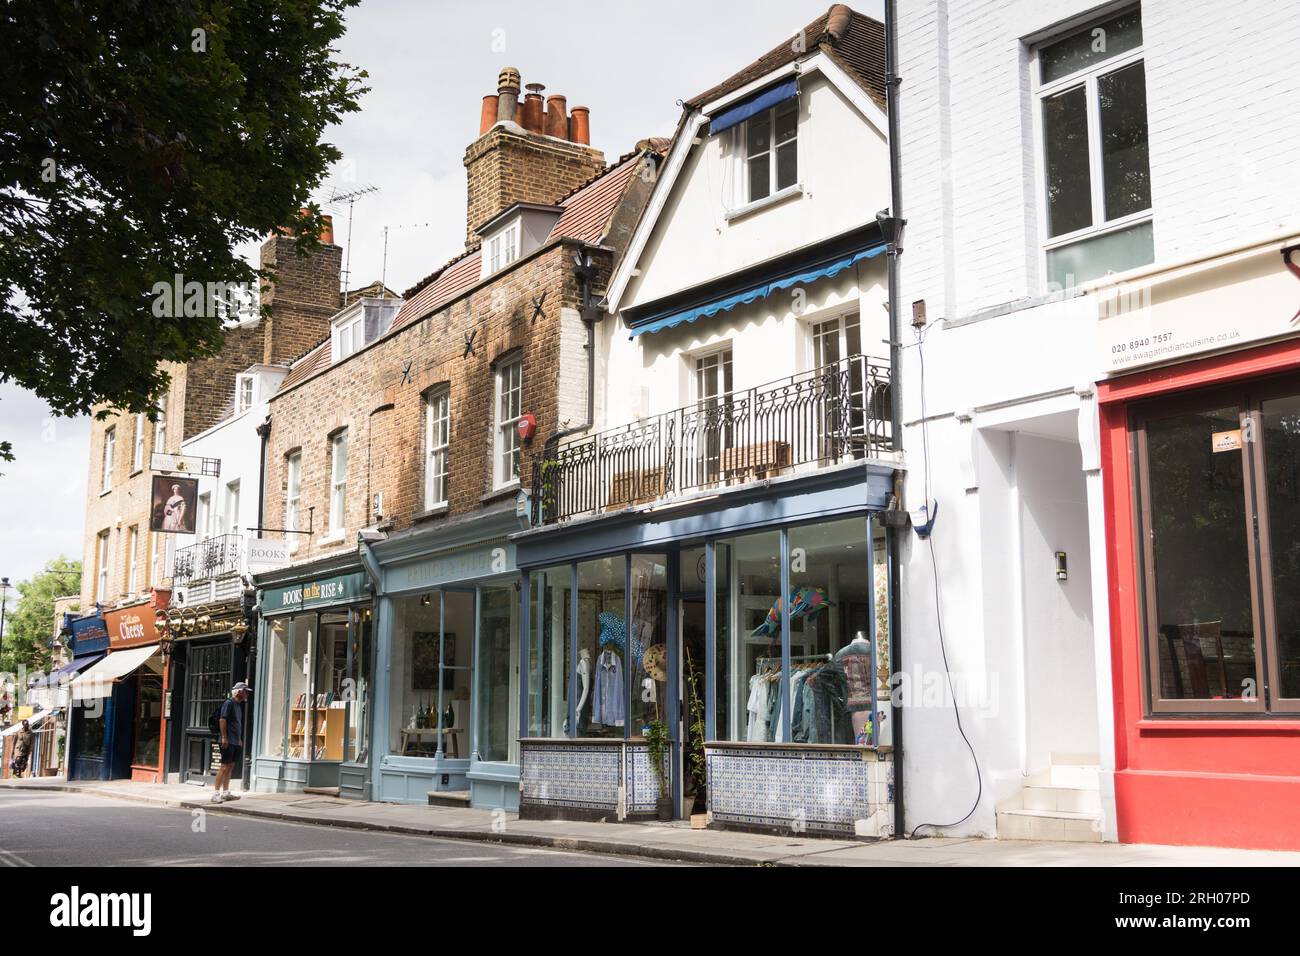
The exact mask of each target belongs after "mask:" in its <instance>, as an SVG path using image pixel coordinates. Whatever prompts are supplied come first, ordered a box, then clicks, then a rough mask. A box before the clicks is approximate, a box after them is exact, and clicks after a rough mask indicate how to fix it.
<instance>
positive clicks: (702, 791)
mask: <svg viewBox="0 0 1300 956" xmlns="http://www.w3.org/2000/svg"><path fill="white" fill-rule="evenodd" d="M698 676H699V675H698V674H696V672H695V662H694V661H693V660H692V659H691V652H690V650H689V649H687V651H686V691H687V713H688V714H689V716H690V734H689V739H688V742H687V751H686V759H687V760H688V761H689V762H690V768H691V780H692V781H694V784H695V793H694V796H693V800H694V807H693V808H692V810H691V812H690V814H688V815H689V816H694V815H695V814H697V813H704V812H706V810H707V808H708V777H707V774H706V770H705V763H704V700H703V699H702V698H701V697H700V693H699V685H698V683H697V678H698Z"/></svg>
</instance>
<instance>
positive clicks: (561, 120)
mask: <svg viewBox="0 0 1300 956" xmlns="http://www.w3.org/2000/svg"><path fill="white" fill-rule="evenodd" d="M567 102H568V100H567V98H566V97H563V96H560V95H558V94H557V95H555V96H548V97H547V98H546V135H547V136H554V137H555V138H557V139H565V140H567V139H568V138H569V117H568V116H566V115H565V112H564V108H565V104H566V103H567Z"/></svg>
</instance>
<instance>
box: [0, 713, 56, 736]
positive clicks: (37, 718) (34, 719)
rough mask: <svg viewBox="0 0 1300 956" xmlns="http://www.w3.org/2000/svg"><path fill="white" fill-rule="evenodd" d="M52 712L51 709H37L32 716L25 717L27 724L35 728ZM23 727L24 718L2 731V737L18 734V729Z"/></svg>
mask: <svg viewBox="0 0 1300 956" xmlns="http://www.w3.org/2000/svg"><path fill="white" fill-rule="evenodd" d="M52 713H53V711H50V710H41V711H37V712H36V713H34V714H32V715H31V716H30V717H27V718H25V719H26V720H27V725H28V726H29V727H31V728H32V729H33V730H34V729H35V728H36V725H37V724H39V723H41V722H42V721H44V720H45V718H46V717H48V716H50V714H52ZM22 729H23V722H22V720H19V721H17V722H15V723H14V725H13V726H12V727H6V728H5V729H4V730H3V731H0V737H8V736H9V735H10V734H16V733H18V731H20V730H22Z"/></svg>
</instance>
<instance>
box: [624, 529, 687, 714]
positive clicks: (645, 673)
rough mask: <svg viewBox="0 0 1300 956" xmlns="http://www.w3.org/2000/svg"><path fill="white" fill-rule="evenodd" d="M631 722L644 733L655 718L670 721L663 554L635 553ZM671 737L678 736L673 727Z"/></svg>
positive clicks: (666, 590)
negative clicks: (667, 696) (668, 718)
mask: <svg viewBox="0 0 1300 956" xmlns="http://www.w3.org/2000/svg"><path fill="white" fill-rule="evenodd" d="M628 637H629V638H630V640H629V644H630V645H631V649H630V653H629V655H628V659H629V660H630V662H631V664H630V667H629V670H630V672H631V674H632V687H631V691H632V693H631V697H632V704H631V707H632V709H631V714H632V716H631V724H632V735H633V736H645V735H646V733H647V732H648V731H649V729H650V724H651V723H652V722H654V721H666V720H667V711H666V709H665V708H666V707H667V701H666V700H665V696H666V695H667V693H668V643H667V642H668V559H667V558H666V557H665V556H664V555H662V554H634V555H633V556H632V630H631V632H630V633H629V634H628ZM668 733H669V736H670V737H673V738H676V736H677V734H676V733H675V732H674V730H673V728H669V730H668Z"/></svg>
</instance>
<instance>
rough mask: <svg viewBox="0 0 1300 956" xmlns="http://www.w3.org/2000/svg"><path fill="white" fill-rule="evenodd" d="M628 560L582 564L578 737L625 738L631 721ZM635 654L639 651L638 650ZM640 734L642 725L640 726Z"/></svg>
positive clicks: (608, 560) (607, 559) (576, 690)
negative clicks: (627, 662) (627, 663)
mask: <svg viewBox="0 0 1300 956" xmlns="http://www.w3.org/2000/svg"><path fill="white" fill-rule="evenodd" d="M625 570H626V562H625V561H624V559H623V556H622V555H619V556H618V557H613V558H599V559H597V560H595V561H584V562H582V563H581V564H579V565H578V621H577V628H578V661H577V683H576V684H575V686H574V693H575V694H577V695H578V706H577V714H578V727H577V734H576V736H579V737H623V736H625V728H626V727H627V726H628V697H629V694H630V690H631V688H630V686H629V684H630V674H629V673H628V669H627V666H626V661H627V658H628V653H629V651H628V647H629V642H628V637H629V635H628V633H627V602H626V600H625V597H626V593H627V585H626V581H625V580H624V573H625ZM634 653H635V651H634ZM636 731H637V732H638V733H639V732H640V728H636Z"/></svg>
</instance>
